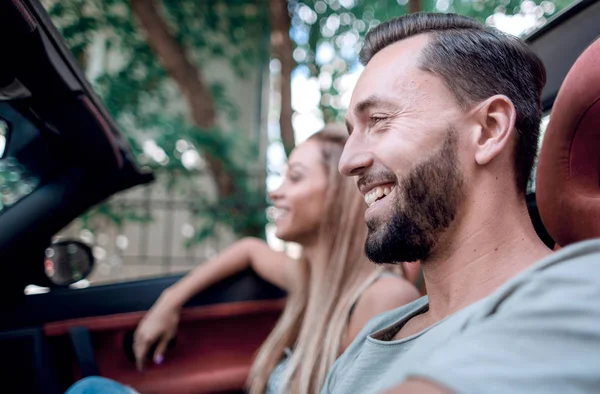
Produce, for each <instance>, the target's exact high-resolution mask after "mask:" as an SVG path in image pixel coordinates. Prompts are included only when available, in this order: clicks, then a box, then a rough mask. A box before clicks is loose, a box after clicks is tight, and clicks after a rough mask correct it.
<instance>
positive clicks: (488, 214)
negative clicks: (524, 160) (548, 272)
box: [422, 195, 551, 322]
mask: <svg viewBox="0 0 600 394" xmlns="http://www.w3.org/2000/svg"><path fill="white" fill-rule="evenodd" d="M494 200H496V201H494ZM512 200H513V201H511V199H510V198H508V201H507V199H506V196H502V198H496V199H494V198H490V196H489V195H488V196H487V199H486V200H479V201H485V203H483V204H471V209H470V210H467V211H465V212H462V215H461V216H460V217H458V218H457V220H456V221H455V227H454V228H450V229H448V231H447V232H446V234H448V235H447V236H446V237H447V238H448V239H442V240H441V242H440V244H439V245H438V247H437V248H436V253H435V255H434V257H432V258H431V259H429V260H427V261H425V262H423V264H422V266H423V275H424V278H425V284H426V286H427V293H428V296H429V312H428V313H427V314H428V319H427V320H430V321H432V322H433V321H437V320H440V319H443V318H444V317H446V316H449V315H451V314H452V313H454V312H456V311H458V310H460V309H462V308H464V307H466V306H468V305H470V304H472V303H474V302H476V301H478V300H480V299H482V298H484V297H486V296H487V295H489V294H490V293H492V292H493V291H494V290H496V289H497V288H498V287H499V286H501V285H502V284H504V283H505V282H506V281H508V280H509V279H510V278H512V277H514V276H515V275H517V274H518V273H519V272H521V271H522V270H524V269H525V268H527V267H529V266H531V265H532V264H533V263H535V262H536V261H538V260H540V259H541V258H543V257H545V256H547V255H549V254H550V253H551V251H550V250H549V249H548V248H547V247H546V246H545V245H544V244H543V243H542V241H541V240H540V239H539V237H538V236H537V234H536V232H535V229H534V228H533V225H532V224H531V220H530V219H529V215H528V212H527V206H526V203H525V198H524V197H517V196H515V198H514V199H512ZM475 201H478V200H475ZM449 237H452V238H451V239H449ZM442 238H444V237H442Z"/></svg>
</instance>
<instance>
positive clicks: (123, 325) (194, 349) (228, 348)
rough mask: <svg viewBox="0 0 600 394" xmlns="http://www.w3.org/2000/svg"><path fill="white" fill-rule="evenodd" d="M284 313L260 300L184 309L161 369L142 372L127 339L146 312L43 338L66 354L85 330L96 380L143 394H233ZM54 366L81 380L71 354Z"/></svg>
mask: <svg viewBox="0 0 600 394" xmlns="http://www.w3.org/2000/svg"><path fill="white" fill-rule="evenodd" d="M282 307H283V300H259V301H244V302H235V303H225V304H216V305H209V306H202V307H192V308H187V309H185V310H184V311H183V313H182V316H181V322H180V325H179V330H178V333H177V336H176V340H175V344H174V346H172V347H171V348H170V349H169V350H168V351H167V353H166V358H165V361H164V363H163V364H162V365H154V364H153V363H152V362H151V361H150V362H148V363H147V367H146V369H145V371H143V372H138V371H137V370H136V368H135V362H134V360H133V357H132V354H131V348H130V346H131V342H130V341H127V340H126V336H127V335H128V334H131V333H132V332H133V331H134V330H135V328H136V326H137V324H138V323H139V321H140V320H141V319H142V317H143V316H144V312H133V313H126V314H117V315H109V316H101V317H90V318H83V319H73V320H68V321H62V322H54V323H50V324H46V325H45V326H44V332H45V335H46V337H47V338H48V342H49V344H50V348H64V344H65V343H66V342H68V335H69V329H70V328H72V327H86V328H88V329H89V331H90V336H91V341H92V347H93V350H94V356H95V360H96V363H97V366H98V370H99V373H100V375H101V376H104V377H108V378H111V379H114V380H117V381H119V382H121V383H124V384H127V385H130V386H132V387H134V388H135V389H137V390H138V391H140V392H142V393H212V392H223V391H232V390H233V391H236V390H242V389H243V388H244V383H245V380H246V377H247V374H248V371H249V368H250V365H251V363H252V360H253V357H254V355H255V353H256V350H257V349H258V348H259V347H260V345H261V343H262V342H263V341H264V340H265V339H266V337H267V336H268V334H269V332H270V331H271V330H272V328H273V326H274V324H275V322H276V320H277V318H278V317H279V314H280V313H281V310H282ZM128 347H129V348H128ZM55 364H60V365H62V366H63V368H65V367H67V368H72V372H73V379H74V380H76V379H79V378H81V377H82V375H81V372H80V371H79V369H78V366H77V360H76V359H75V358H74V354H73V353H72V352H71V353H70V354H67V355H63V356H62V357H59V358H58V360H55Z"/></svg>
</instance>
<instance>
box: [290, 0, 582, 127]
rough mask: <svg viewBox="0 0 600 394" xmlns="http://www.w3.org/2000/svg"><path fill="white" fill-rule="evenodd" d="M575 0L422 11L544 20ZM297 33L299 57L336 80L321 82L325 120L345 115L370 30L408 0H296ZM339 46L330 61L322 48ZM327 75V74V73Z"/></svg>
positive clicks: (477, 1)
mask: <svg viewBox="0 0 600 394" xmlns="http://www.w3.org/2000/svg"><path fill="white" fill-rule="evenodd" d="M572 2H573V0H552V1H543V0H535V2H534V1H521V0H420V1H419V5H420V9H421V10H422V11H435V12H454V13H458V14H462V15H467V16H471V17H473V18H476V19H477V20H479V21H481V22H486V20H487V19H488V17H490V16H491V15H493V14H494V13H503V14H506V15H514V14H519V13H521V14H532V15H535V18H537V20H538V22H540V23H543V22H544V20H545V18H547V17H549V16H551V15H553V14H554V13H556V12H558V11H560V10H561V9H563V8H565V7H566V6H568V5H569V4H571V3H572ZM290 9H291V10H292V12H293V17H292V29H291V30H292V38H293V39H294V41H295V43H296V47H297V49H298V50H297V51H296V53H295V56H294V57H295V59H296V61H297V62H298V65H299V66H305V67H306V68H307V69H308V70H309V73H310V75H312V76H315V77H321V78H322V79H324V80H325V81H328V80H331V81H332V82H331V83H324V84H321V94H322V97H321V105H320V109H321V111H322V113H323V118H324V120H325V121H326V122H327V121H335V120H338V121H339V120H342V119H343V116H344V108H343V106H342V105H341V103H340V91H339V81H340V78H341V77H342V76H343V75H344V74H346V73H347V72H348V71H349V70H352V69H353V68H354V67H356V66H357V65H358V61H357V57H358V52H359V50H360V47H361V44H362V40H363V38H364V36H365V34H366V33H367V31H368V30H369V29H370V28H372V27H374V26H376V25H378V24H379V23H380V22H382V21H385V20H388V19H391V18H393V17H397V16H401V15H404V14H406V13H407V12H408V0H379V1H372V0H290ZM323 48H330V49H332V50H333V51H332V52H333V54H332V56H331V57H330V59H327V61H326V62H325V63H324V64H320V63H319V62H318V57H317V52H318V51H319V50H320V49H323ZM323 77H324V78H323Z"/></svg>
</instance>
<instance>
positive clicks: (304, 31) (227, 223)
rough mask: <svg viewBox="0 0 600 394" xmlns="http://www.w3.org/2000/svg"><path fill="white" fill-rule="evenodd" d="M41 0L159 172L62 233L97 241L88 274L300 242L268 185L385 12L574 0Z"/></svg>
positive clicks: (351, 72)
mask: <svg viewBox="0 0 600 394" xmlns="http://www.w3.org/2000/svg"><path fill="white" fill-rule="evenodd" d="M42 3H43V4H44V6H45V7H46V9H47V10H48V11H49V13H50V15H51V17H52V19H53V22H54V23H55V25H56V26H57V27H58V29H59V30H60V31H61V33H62V34H63V36H64V38H65V40H66V42H67V44H68V45H69V47H70V49H71V50H72V52H73V54H74V55H75V57H76V58H77V59H78V61H79V63H80V65H81V66H82V68H83V70H84V71H85V73H86V75H87V77H88V79H89V80H90V82H91V83H92V86H93V87H94V89H95V90H96V92H97V93H98V95H99V96H100V97H101V98H102V99H103V101H104V103H105V105H106V107H107V108H108V110H109V112H110V113H111V115H112V116H113V117H114V119H115V120H116V121H117V123H118V124H119V126H120V127H121V129H122V131H123V133H124V134H125V135H126V136H127V138H128V139H129V141H130V143H131V146H132V148H133V150H134V154H135V157H136V159H137V161H138V163H139V165H140V166H143V167H147V168H151V169H152V170H153V171H154V172H155V173H156V175H157V181H156V182H155V183H154V184H152V185H150V186H144V187H138V188H135V189H132V190H129V191H126V192H124V193H121V194H119V195H116V196H113V198H111V199H110V200H109V201H106V202H105V203H103V204H101V205H99V206H97V207H94V208H93V209H91V210H90V211H88V212H86V213H85V214H84V215H82V216H81V217H80V218H78V219H77V220H76V221H74V222H73V223H72V224H71V225H70V226H69V227H68V228H66V229H64V230H63V231H62V232H61V234H60V235H59V236H58V237H57V238H77V239H81V240H83V241H85V242H87V243H89V244H90V245H93V252H94V256H95V257H96V260H97V263H96V268H95V271H94V273H93V274H92V276H91V277H90V278H88V280H89V282H88V281H87V280H86V283H85V284H83V285H85V286H87V285H89V283H92V284H97V283H114V282H120V281H127V280H134V279H140V278H147V277H157V276H164V275H169V274H172V273H180V272H185V271H188V270H190V269H191V268H193V267H195V266H197V265H198V264H201V263H202V262H203V261H206V259H208V258H210V257H212V256H214V255H215V254H216V253H218V252H219V251H220V250H222V249H223V248H225V247H226V246H228V245H229V244H231V243H232V242H233V241H234V240H236V239H238V238H239V237H242V236H256V237H260V238H264V239H267V241H268V242H269V243H270V244H271V245H272V246H273V247H274V248H278V249H284V248H288V250H289V252H290V253H297V249H295V248H294V245H284V244H283V243H282V242H281V241H279V240H277V239H276V238H275V237H274V236H273V230H274V229H273V224H272V223H271V221H270V220H271V219H272V214H273V212H271V210H270V209H269V205H268V200H267V192H268V191H269V190H272V189H274V188H276V187H277V186H278V184H279V182H280V180H281V175H280V172H281V170H282V169H283V167H284V166H285V162H286V157H287V154H288V153H289V152H290V151H291V149H292V148H293V147H294V146H295V145H296V144H298V143H301V142H302V141H304V140H305V139H306V138H307V137H308V136H310V135H311V134H313V133H315V132H317V131H318V130H319V129H320V128H321V127H323V125H324V124H325V123H326V122H330V121H336V120H343V117H344V111H345V109H346V107H347V105H348V103H349V101H350V96H351V93H352V89H353V87H354V84H355V83H356V80H357V78H358V76H359V75H360V73H361V71H362V66H361V65H360V64H359V63H358V59H357V56H358V52H359V50H360V47H361V43H362V39H363V37H364V35H365V34H366V32H367V31H368V30H369V29H370V28H372V27H374V26H376V25H377V24H379V23H381V21H385V20H387V19H389V18H392V17H396V16H400V15H403V14H406V13H409V12H418V11H438V12H455V13H459V14H464V15H468V16H472V17H474V18H476V19H478V20H480V21H482V22H484V23H486V24H488V25H491V26H495V27H497V28H499V29H501V30H503V31H505V32H507V33H509V34H513V35H517V36H523V35H526V34H528V33H529V32H531V31H532V30H534V29H536V28H539V27H540V26H542V25H544V23H545V22H546V20H547V19H548V18H549V17H551V16H552V15H554V14H556V13H557V12H559V11H560V10H562V9H564V8H565V7H567V6H569V5H570V4H571V3H572V0H555V1H551V0H544V1H538V0H536V1H532V0H525V1H519V0H289V1H286V0H104V1H102V0H60V1H58V0H43V1H42ZM546 123H547V119H546V120H545V122H544V125H545V124H546ZM544 125H543V126H544Z"/></svg>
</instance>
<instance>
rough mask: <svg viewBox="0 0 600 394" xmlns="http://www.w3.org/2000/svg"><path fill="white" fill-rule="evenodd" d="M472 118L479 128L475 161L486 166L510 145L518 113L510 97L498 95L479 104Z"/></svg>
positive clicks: (476, 136)
mask: <svg viewBox="0 0 600 394" xmlns="http://www.w3.org/2000/svg"><path fill="white" fill-rule="evenodd" d="M472 116H473V119H474V120H475V122H476V123H477V125H478V126H479V127H478V128H477V130H478V134H477V135H475V138H476V145H477V146H476V151H475V161H476V162H477V164H479V165H485V164H487V163H489V162H490V161H492V160H493V159H494V158H495V157H496V156H498V155H499V154H500V153H501V152H502V150H503V149H504V148H505V147H506V146H507V145H508V142H509V141H510V139H511V137H512V134H513V132H515V122H516V117H517V113H516V110H515V106H514V105H513V103H512V101H510V99H509V98H508V97H506V96H503V95H496V96H492V97H490V98H489V99H487V100H485V101H484V102H482V103H481V104H479V105H478V106H477V107H476V108H475V109H474V111H473V115H472Z"/></svg>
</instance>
